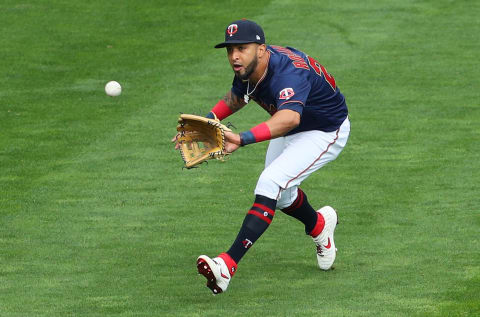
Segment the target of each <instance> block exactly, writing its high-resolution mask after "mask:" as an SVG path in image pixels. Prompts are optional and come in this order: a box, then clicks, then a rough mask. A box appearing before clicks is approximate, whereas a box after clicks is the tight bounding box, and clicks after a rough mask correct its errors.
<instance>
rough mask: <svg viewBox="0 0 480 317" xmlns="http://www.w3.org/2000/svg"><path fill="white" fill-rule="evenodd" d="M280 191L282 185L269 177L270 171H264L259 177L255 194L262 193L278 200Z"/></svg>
mask: <svg viewBox="0 0 480 317" xmlns="http://www.w3.org/2000/svg"><path fill="white" fill-rule="evenodd" d="M279 193H280V186H279V185H278V184H277V183H275V181H274V180H273V179H272V178H271V177H269V175H268V173H265V172H263V173H262V175H260V178H259V179H258V182H257V187H256V188H255V195H262V196H265V197H268V198H270V199H275V200H277V199H278V194H279Z"/></svg>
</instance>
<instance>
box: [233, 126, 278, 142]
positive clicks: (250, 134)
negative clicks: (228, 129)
mask: <svg viewBox="0 0 480 317" xmlns="http://www.w3.org/2000/svg"><path fill="white" fill-rule="evenodd" d="M271 138H272V133H271V132H270V128H269V127H268V125H267V124H266V123H265V122H262V123H260V124H259V125H257V126H255V127H253V128H251V129H250V130H248V131H246V132H242V133H240V145H241V146H244V145H247V144H251V143H256V142H262V141H266V140H270V139H271Z"/></svg>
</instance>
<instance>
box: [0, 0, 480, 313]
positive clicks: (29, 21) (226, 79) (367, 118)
mask: <svg viewBox="0 0 480 317" xmlns="http://www.w3.org/2000/svg"><path fill="white" fill-rule="evenodd" d="M479 15H480V2H478V1H467V0H463V1H462V0H458V1H448V0H437V1H435V0H423V1H421V0H403V1H399V0H397V1H395V0H387V1H379V0H377V1H374V0H367V1H354V0H349V1H333V0H329V1H314V0H310V1H307V0H300V1H294V0H290V1H288V0H278V1H273V0H272V1H263V0H255V1H251V0H248V1H193V0H190V1H172V0H168V1H153V0H145V1H111V0H108V1H107V0H105V1H92V0H88V1H67V0H49V1H46V0H37V1H33V0H2V1H1V2H0V31H1V34H2V35H1V36H0V70H1V77H0V316H2V317H13V316H18V317H20V316H22V317H23V316H259V315H261V316H475V315H477V316H478V315H480V295H479V294H480V243H479V237H480V215H479V212H480V193H479V187H478V184H479V181H480V154H479V153H480V124H479V122H480V101H479V100H480V68H479V66H478V64H479V52H480V44H479V34H480V20H479V18H478V17H479ZM242 17H246V18H249V19H252V20H254V21H257V22H258V23H259V24H261V25H262V26H263V28H264V30H265V33H266V38H267V42H268V43H271V44H276V45H290V46H294V47H297V48H299V49H301V50H304V51H305V52H307V53H308V54H310V55H312V56H314V57H315V58H317V59H318V60H319V61H320V62H321V63H322V64H324V65H325V66H326V67H327V69H328V70H329V72H331V73H332V74H333V75H334V76H335V78H336V80H337V83H338V86H339V87H340V89H341V90H342V92H343V93H344V94H345V96H346V98H347V103H348V105H349V109H350V116H351V122H352V132H351V137H350V140H349V143H348V145H347V147H346V148H345V150H344V152H343V153H342V154H341V155H340V157H339V158H338V160H337V161H335V162H333V163H331V164H330V165H328V166H326V167H325V168H323V169H322V170H320V171H319V172H317V173H316V174H315V175H313V176H312V177H311V178H309V179H308V180H307V181H306V182H305V183H304V184H303V185H302V188H303V190H304V191H305V192H306V193H307V195H308V197H309V200H310V201H311V203H312V204H313V205H314V206H318V207H320V206H323V205H326V204H329V205H332V206H334V207H335V208H336V209H338V212H339V217H340V218H339V220H340V225H339V226H338V227H337V231H336V244H337V247H338V249H339V253H338V256H337V261H336V264H335V270H333V271H329V272H322V271H320V270H319V269H318V268H317V267H316V259H315V248H314V245H313V243H312V242H311V240H310V239H309V238H308V237H307V236H305V235H304V233H303V226H302V225H301V224H300V223H298V222H296V221H295V220H294V219H292V218H289V217H287V216H285V215H283V214H282V213H280V212H279V213H277V215H276V217H275V219H274V221H273V222H272V225H271V226H270V228H269V229H268V231H267V232H266V233H265V234H264V235H263V236H262V237H261V238H260V240H259V241H258V242H257V243H256V244H255V246H254V247H253V248H252V249H251V250H250V251H249V252H248V254H247V255H246V256H245V258H244V259H243V260H242V262H241V263H240V265H239V270H238V273H237V274H236V275H235V277H234V279H233V281H232V283H231V285H230V287H229V289H228V291H227V292H226V293H224V294H222V295H219V296H215V297H214V296H212V295H211V294H210V291H209V290H208V289H207V288H206V287H205V279H204V278H203V277H201V276H198V275H197V274H196V267H195V260H196V257H197V256H198V255H200V254H208V255H210V256H215V255H216V254H218V253H219V252H222V251H225V250H226V249H228V248H229V247H230V244H231V242H232V241H233V239H234V238H235V236H236V234H237V231H238V229H239V227H240V225H241V222H242V221H243V217H244V215H245V213H246V212H247V210H248V208H249V207H250V205H251V203H252V201H253V189H254V186H255V183H256V179H257V177H258V175H259V174H260V172H261V171H262V167H263V156H264V152H265V149H266V145H267V144H266V143H261V144H255V145H251V146H248V147H246V148H242V149H240V150H239V151H237V152H236V153H235V154H234V155H232V156H231V158H230V160H229V161H228V162H226V163H222V162H211V163H209V164H208V165H203V166H202V167H201V168H198V169H194V170H182V168H181V166H182V163H181V160H180V156H179V154H178V153H177V152H176V151H175V150H174V149H173V146H172V144H171V143H170V139H171V137H172V136H173V135H174V133H175V127H176V120H177V117H178V115H179V113H180V112H184V113H196V114H202V115H203V114H206V112H208V110H210V108H211V107H212V106H213V105H214V104H215V103H216V102H217V101H218V99H219V98H220V97H222V96H223V95H224V93H225V92H226V91H227V90H228V89H229V88H230V84H231V80H232V71H231V69H230V67H229V65H228V62H227V59H226V54H225V51H224V50H215V49H213V48H212V47H213V45H215V44H216V43H218V42H221V41H223V29H224V27H225V26H226V25H227V24H228V23H229V22H231V21H232V20H235V19H238V18H242ZM109 80H117V81H119V82H120V83H121V84H122V85H123V88H124V89H123V93H122V95H121V96H120V97H117V98H111V97H108V96H106V95H105V93H104V91H103V87H104V85H105V83H106V82H107V81H109ZM265 119H267V114H266V113H265V112H264V111H263V110H261V109H260V108H259V107H258V106H256V105H255V104H253V103H252V104H250V105H249V106H248V107H246V108H245V109H243V110H242V111H241V113H239V114H238V115H235V116H232V117H231V118H229V119H228V121H231V122H232V123H233V124H234V125H235V126H236V128H237V129H236V131H237V132H239V131H243V130H245V129H248V128H250V127H252V126H253V125H255V124H257V123H259V122H261V121H262V120H265Z"/></svg>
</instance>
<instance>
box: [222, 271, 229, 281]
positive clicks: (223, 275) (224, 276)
mask: <svg viewBox="0 0 480 317" xmlns="http://www.w3.org/2000/svg"><path fill="white" fill-rule="evenodd" d="M220 275H221V276H222V277H223V278H226V279H227V280H229V278H228V276H226V275H225V274H223V273H220Z"/></svg>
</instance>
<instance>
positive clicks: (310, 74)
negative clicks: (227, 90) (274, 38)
mask: <svg viewBox="0 0 480 317" xmlns="http://www.w3.org/2000/svg"><path fill="white" fill-rule="evenodd" d="M267 49H268V51H269V52H270V57H269V61H268V68H267V71H266V74H265V76H264V77H263V79H262V80H260V81H259V83H258V85H257V87H256V88H255V87H254V86H252V85H249V84H248V82H243V81H242V80H240V79H238V78H237V77H235V78H234V80H233V84H232V92H233V93H234V94H235V95H236V96H238V97H240V98H245V99H246V102H248V100H249V99H250V98H251V99H253V100H255V101H256V102H257V103H258V104H259V105H260V106H262V107H263V108H264V109H265V110H266V111H267V112H268V113H270V114H271V115H273V114H274V113H275V112H277V111H278V110H282V109H290V110H293V111H296V112H298V113H299V114H300V116H301V119H300V125H299V126H298V127H296V128H295V129H293V130H292V131H290V132H289V133H287V135H289V134H294V133H297V132H301V131H309V130H321V131H325V132H331V131H335V130H337V129H338V128H339V127H340V125H341V124H342V122H343V121H344V120H345V118H346V117H347V115H348V110H347V105H346V103H345V98H344V96H343V95H342V94H341V93H340V89H339V88H338V87H337V85H336V83H335V79H334V78H333V76H331V75H330V74H328V72H327V71H326V69H325V68H324V67H323V66H322V65H321V64H319V63H318V62H317V61H316V60H315V59H313V58H312V57H310V56H308V55H306V54H305V53H303V52H301V51H298V50H296V49H294V48H291V47H286V48H285V47H280V46H273V45H268V46H267ZM247 88H248V92H247ZM254 88H255V89H254ZM252 91H253V92H252Z"/></svg>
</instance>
